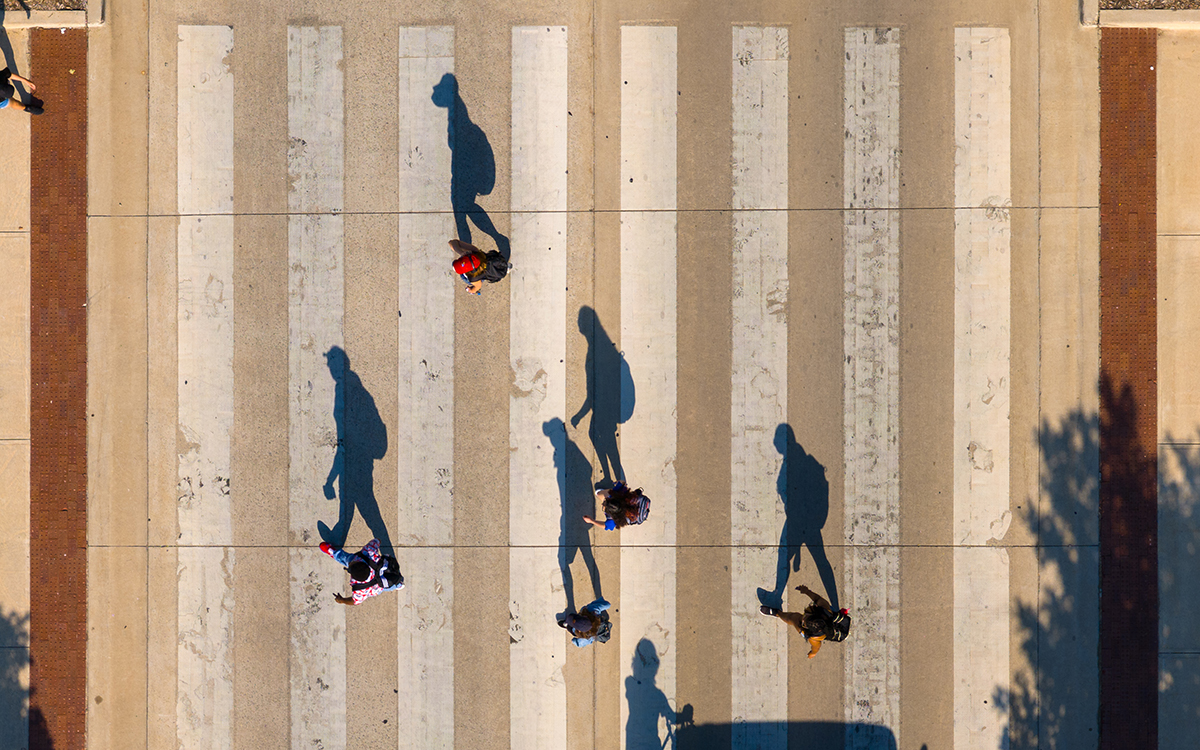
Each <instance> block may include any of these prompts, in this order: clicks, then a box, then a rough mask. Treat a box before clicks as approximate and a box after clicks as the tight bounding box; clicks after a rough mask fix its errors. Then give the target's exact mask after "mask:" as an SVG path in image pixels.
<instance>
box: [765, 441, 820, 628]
mask: <svg viewBox="0 0 1200 750" xmlns="http://www.w3.org/2000/svg"><path fill="white" fill-rule="evenodd" d="M775 450H777V451H779V453H780V455H782V456H783V465H782V466H780V468H779V479H778V481H777V482H776V492H778V493H779V499H780V502H782V503H783V511H784V521H783V529H782V530H781V531H780V532H779V558H778V562H777V564H776V566H775V590H774V591H770V592H768V591H767V590H766V589H761V588H760V589H759V590H758V598H759V602H760V603H762V604H765V605H768V606H770V607H773V608H779V607H782V606H783V592H784V589H786V588H787V583H788V576H789V575H790V574H791V573H793V572H795V571H798V570H800V548H801V547H808V553H809V554H810V555H812V559H813V564H814V565H816V566H817V573H818V574H819V575H820V576H821V585H823V586H824V587H825V591H826V593H827V594H828V595H829V599H830V601H832V602H833V607H834V608H835V609H836V608H837V602H838V593H837V581H836V580H835V579H834V576H833V566H832V565H831V564H830V563H829V557H828V556H827V555H826V554H825V542H824V540H823V539H822V538H821V529H823V528H824V527H825V522H826V521H827V520H828V519H829V480H828V479H826V477H825V467H824V466H822V465H821V464H820V462H818V461H817V459H815V458H813V457H812V455H811V454H809V453H807V452H805V450H804V448H803V447H802V446H801V445H800V444H799V443H797V442H796V434H795V433H794V432H793V431H792V427H791V425H789V424H786V423H785V424H781V425H779V427H777V428H776V429H775Z"/></svg>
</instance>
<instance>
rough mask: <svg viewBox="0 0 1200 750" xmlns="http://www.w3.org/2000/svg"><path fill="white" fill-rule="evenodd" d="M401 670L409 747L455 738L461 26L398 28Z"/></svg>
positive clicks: (445, 743) (450, 742)
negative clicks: (455, 152)
mask: <svg viewBox="0 0 1200 750" xmlns="http://www.w3.org/2000/svg"><path fill="white" fill-rule="evenodd" d="M399 59H400V78H399V82H400V87H399V90H400V96H399V116H400V130H399V138H400V140H399V143H400V163H399V170H400V194H399V198H400V202H399V209H400V215H399V238H400V250H399V252H400V255H399V258H400V267H399V293H400V306H401V309H400V317H399V325H400V340H399V343H400V356H399V362H398V367H399V393H398V396H399V398H398V401H397V406H398V412H399V415H400V422H399V426H398V428H397V430H396V433H395V434H396V440H395V443H396V452H397V465H398V477H397V479H398V487H399V498H398V502H397V507H398V523H397V526H396V529H395V534H394V538H395V544H396V547H397V549H396V557H397V559H398V560H399V561H400V566H401V569H402V570H403V571H405V582H406V587H405V588H404V589H403V590H402V591H401V592H400V593H399V596H398V600H399V604H398V606H399V621H398V627H399V634H398V638H399V641H398V644H399V672H398V676H397V682H396V684H397V689H398V690H399V694H398V710H399V720H400V725H401V726H402V727H404V730H403V731H401V732H400V743H399V746H400V747H401V748H413V749H414V750H416V749H417V748H420V749H421V750H424V749H425V748H450V747H453V746H454V619H453V604H454V551H453V549H451V545H452V544H453V542H454V408H453V404H454V295H455V290H456V289H458V288H459V287H460V285H459V284H457V283H455V278H454V275H453V273H452V271H451V269H450V262H451V260H453V253H452V252H451V250H450V248H449V247H447V245H446V242H447V241H448V240H449V239H450V238H451V237H453V236H454V217H453V214H452V213H451V205H450V156H451V151H450V144H449V141H448V140H447V133H448V130H447V124H448V119H447V118H448V116H450V115H452V113H453V110H452V109H443V108H439V107H438V106H437V105H435V104H434V103H433V100H432V98H431V97H432V95H433V88H434V86H437V85H438V83H439V82H440V81H442V79H443V77H444V76H446V75H452V74H453V72H454V29H453V28H452V27H449V26H430V27H403V28H401V29H400V53H399Z"/></svg>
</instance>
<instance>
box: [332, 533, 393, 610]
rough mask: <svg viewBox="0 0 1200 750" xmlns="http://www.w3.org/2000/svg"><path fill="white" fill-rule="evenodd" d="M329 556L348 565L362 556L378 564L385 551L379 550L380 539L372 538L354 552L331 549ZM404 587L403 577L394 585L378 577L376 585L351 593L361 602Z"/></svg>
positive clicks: (355, 601) (357, 602)
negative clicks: (386, 584) (387, 583)
mask: <svg viewBox="0 0 1200 750" xmlns="http://www.w3.org/2000/svg"><path fill="white" fill-rule="evenodd" d="M329 556H330V557H332V558H333V559H334V560H337V561H338V562H339V563H341V564H342V565H344V566H346V567H350V563H352V562H354V558H356V557H361V558H363V559H364V560H366V561H367V562H369V563H376V564H378V563H379V561H380V560H382V559H383V553H382V552H380V551H379V540H378V539H372V540H371V541H369V542H367V546H365V547H363V548H362V549H361V550H359V551H358V552H355V553H353V554H351V553H349V552H346V551H344V550H340V549H336V550H331V551H330V552H329ZM402 588H404V579H403V578H401V579H400V581H399V582H397V583H396V585H394V586H385V585H383V581H380V580H379V578H378V577H376V578H375V582H374V585H372V586H370V587H368V588H364V589H357V590H354V591H352V592H351V594H350V595H351V596H352V597H353V598H354V603H355V604H361V603H362V602H364V601H366V600H367V599H370V598H371V597H372V596H379V595H380V594H382V593H383V592H385V591H399V590H400V589H402Z"/></svg>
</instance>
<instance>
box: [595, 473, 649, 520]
mask: <svg viewBox="0 0 1200 750" xmlns="http://www.w3.org/2000/svg"><path fill="white" fill-rule="evenodd" d="M596 497H598V498H600V500H602V501H603V503H604V515H605V516H606V517H607V520H606V521H605V522H604V523H600V522H599V521H597V520H596V519H594V518H592V517H591V516H584V517H583V520H585V521H587V522H588V523H590V524H591V525H593V526H599V527H600V528H602V529H604V530H605V531H616V530H617V529H620V528H623V527H625V526H637V525H638V524H640V523H642V522H643V521H645V520H646V519H647V518H649V517H650V498H648V497H646V496H645V495H643V494H642V488H641V487H638V488H637V489H636V490H635V489H630V488H629V485H627V484H625V483H624V482H617V483H616V484H614V485H613V486H612V489H609V490H596Z"/></svg>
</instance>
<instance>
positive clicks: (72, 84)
mask: <svg viewBox="0 0 1200 750" xmlns="http://www.w3.org/2000/svg"><path fill="white" fill-rule="evenodd" d="M29 47H30V70H31V75H30V77H31V78H32V79H33V80H34V82H35V83H37V86H38V88H37V95H38V96H39V97H41V98H42V99H43V100H44V101H45V110H46V111H45V113H44V114H42V115H39V116H35V117H33V120H32V123H31V128H30V160H29V166H30V185H29V191H30V242H29V244H30V298H29V305H30V331H29V339H30V370H31V372H30V376H31V377H30V413H29V421H30V456H29V475H30V483H29V517H30V518H29V520H30V530H31V534H30V540H29V558H30V559H29V568H30V571H29V584H30V586H29V589H30V596H29V599H30V615H29V661H30V670H29V719H30V720H29V735H30V736H29V748H30V750H50V749H51V748H53V750H82V748H84V747H85V745H86V741H87V738H86V728H87V696H86V690H87V670H86V661H85V660H86V653H87V414H86V410H87V306H86V305H87V31H86V30H85V29H68V30H65V31H61V30H59V29H35V30H33V31H31V32H30V39H29ZM13 114H16V115H22V116H28V115H23V113H19V112H18V113H13ZM9 116H12V115H9Z"/></svg>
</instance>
